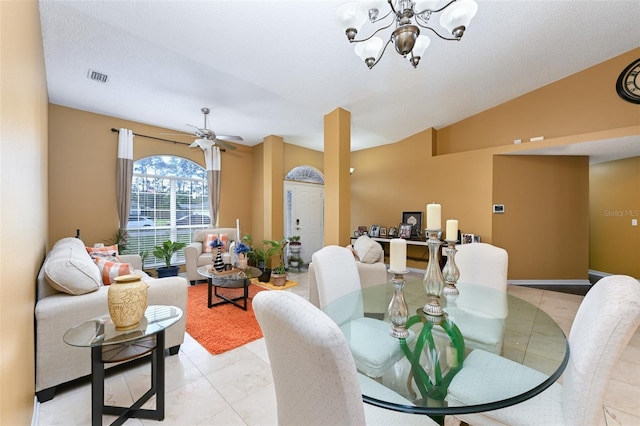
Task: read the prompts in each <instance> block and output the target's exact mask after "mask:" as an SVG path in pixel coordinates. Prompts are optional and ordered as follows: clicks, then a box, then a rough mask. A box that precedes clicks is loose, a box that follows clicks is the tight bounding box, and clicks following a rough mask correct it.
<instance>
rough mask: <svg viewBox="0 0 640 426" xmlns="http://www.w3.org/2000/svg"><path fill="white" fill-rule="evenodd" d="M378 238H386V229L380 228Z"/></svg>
mask: <svg viewBox="0 0 640 426" xmlns="http://www.w3.org/2000/svg"><path fill="white" fill-rule="evenodd" d="M380 237H382V238H387V228H386V227H384V226H381V227H380Z"/></svg>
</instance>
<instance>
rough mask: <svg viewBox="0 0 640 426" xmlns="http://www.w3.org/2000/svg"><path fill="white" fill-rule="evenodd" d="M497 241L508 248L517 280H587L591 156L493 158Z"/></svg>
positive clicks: (511, 275) (494, 240) (494, 235)
mask: <svg viewBox="0 0 640 426" xmlns="http://www.w3.org/2000/svg"><path fill="white" fill-rule="evenodd" d="M493 164H494V166H493V203H494V204H504V206H505V211H504V213H503V214H493V215H492V218H493V220H492V222H493V224H492V243H493V244H494V245H497V246H499V247H502V248H504V249H506V250H507V252H508V253H509V278H510V279H513V280H520V279H526V280H538V279H543V280H544V279H550V278H553V279H569V280H572V279H580V280H586V279H588V270H589V232H588V229H589V159H588V157H571V156H504V155H496V156H494V160H493Z"/></svg>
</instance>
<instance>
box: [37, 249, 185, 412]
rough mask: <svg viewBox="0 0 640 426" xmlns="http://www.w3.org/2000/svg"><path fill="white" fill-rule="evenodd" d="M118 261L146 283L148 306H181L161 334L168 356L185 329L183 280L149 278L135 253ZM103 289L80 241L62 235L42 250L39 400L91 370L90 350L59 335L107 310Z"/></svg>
mask: <svg viewBox="0 0 640 426" xmlns="http://www.w3.org/2000/svg"><path fill="white" fill-rule="evenodd" d="M120 261H121V262H126V263H130V264H131V265H132V267H133V269H134V270H135V271H134V273H136V274H139V275H141V276H142V277H143V280H144V281H145V282H147V284H149V289H148V304H149V305H173V306H177V307H179V308H180V309H182V312H183V316H182V318H181V319H180V320H179V321H178V322H177V323H176V324H174V325H173V326H171V327H170V328H168V329H167V331H166V333H165V348H167V349H169V353H170V354H171V355H174V354H176V353H178V350H179V349H180V345H181V344H182V342H183V340H184V333H185V329H186V314H187V288H188V283H187V280H185V279H184V278H181V277H170V278H161V279H154V278H151V277H149V276H148V275H147V274H145V273H144V272H142V271H141V269H142V261H141V259H140V256H138V255H122V256H120ZM108 289H109V287H108V286H104V285H102V276H101V272H100V269H99V268H98V266H97V265H96V263H95V262H94V260H93V259H92V258H91V256H90V255H89V253H88V252H87V250H86V247H85V245H84V243H83V242H82V240H80V239H77V238H63V239H62V240H60V241H58V242H57V243H56V244H55V245H54V247H53V248H52V249H51V251H50V252H49V253H48V255H47V258H46V259H45V261H44V263H43V265H42V268H41V269H40V273H39V274H38V279H37V294H36V306H35V323H36V330H35V339H36V344H35V346H36V354H35V355H36V357H35V360H36V365H35V370H36V371H35V373H36V396H37V397H38V400H39V401H40V402H44V401H48V400H50V399H52V398H53V397H54V396H55V389H56V386H58V385H60V384H62V383H66V382H69V381H71V380H74V379H77V378H80V377H84V376H87V375H89V374H90V373H91V350H90V348H80V347H73V346H70V345H68V344H66V343H65V342H64V341H63V336H64V333H65V332H66V331H67V330H68V329H69V328H71V327H73V326H74V325H76V324H79V323H81V322H83V321H85V320H87V319H91V318H95V317H98V316H103V315H108V314H109V311H108V307H107V292H108ZM113 365H116V364H105V367H106V368H108V367H111V366H113Z"/></svg>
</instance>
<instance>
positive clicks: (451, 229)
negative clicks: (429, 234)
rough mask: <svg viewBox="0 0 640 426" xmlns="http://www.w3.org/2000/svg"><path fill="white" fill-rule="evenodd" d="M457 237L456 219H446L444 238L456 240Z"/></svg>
mask: <svg viewBox="0 0 640 426" xmlns="http://www.w3.org/2000/svg"><path fill="white" fill-rule="evenodd" d="M457 239H458V221H457V220H455V219H448V220H447V233H446V234H445V240H447V241H456V240H457Z"/></svg>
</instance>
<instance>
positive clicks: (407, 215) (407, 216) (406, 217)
mask: <svg viewBox="0 0 640 426" xmlns="http://www.w3.org/2000/svg"><path fill="white" fill-rule="evenodd" d="M402 223H407V224H409V225H411V236H412V237H417V236H419V235H420V234H421V233H422V212H402Z"/></svg>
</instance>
